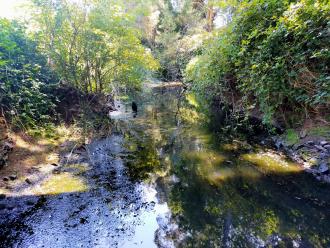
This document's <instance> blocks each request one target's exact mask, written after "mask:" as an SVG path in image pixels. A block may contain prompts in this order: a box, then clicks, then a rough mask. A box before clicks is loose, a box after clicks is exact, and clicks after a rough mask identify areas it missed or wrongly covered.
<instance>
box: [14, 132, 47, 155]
mask: <svg viewBox="0 0 330 248" xmlns="http://www.w3.org/2000/svg"><path fill="white" fill-rule="evenodd" d="M11 137H12V138H13V140H14V142H15V147H17V148H23V149H25V150H28V151H30V152H44V151H45V150H46V147H45V146H42V145H38V144H36V143H35V142H33V141H28V140H25V139H24V138H23V137H22V136H21V135H18V134H12V135H11Z"/></svg>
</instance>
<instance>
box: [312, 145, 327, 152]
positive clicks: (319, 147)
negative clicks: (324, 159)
mask: <svg viewBox="0 0 330 248" xmlns="http://www.w3.org/2000/svg"><path fill="white" fill-rule="evenodd" d="M315 147H316V148H317V149H318V150H320V151H322V152H326V151H327V149H325V148H324V147H322V146H318V145H315Z"/></svg>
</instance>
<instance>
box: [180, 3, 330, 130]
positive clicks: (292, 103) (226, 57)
mask: <svg viewBox="0 0 330 248" xmlns="http://www.w3.org/2000/svg"><path fill="white" fill-rule="evenodd" d="M228 2H229V4H228V5H227V7H226V8H227V9H228V13H230V14H229V15H230V16H231V18H232V21H231V22H229V23H228V25H227V26H226V27H224V28H221V29H220V30H216V31H214V34H213V35H212V37H211V38H210V39H207V40H206V41H205V42H204V44H203V46H202V47H201V48H200V49H199V50H198V51H197V52H196V55H197V56H195V57H194V58H193V59H192V60H191V61H190V63H189V64H188V66H187V68H186V71H185V76H186V78H185V79H186V81H187V82H191V84H192V87H193V89H195V91H196V92H197V93H198V94H200V95H202V97H206V98H207V99H209V100H210V101H212V100H214V99H218V100H220V101H221V102H222V103H224V104H227V105H230V106H231V107H233V108H234V110H238V111H242V110H243V111H244V112H245V113H249V114H252V115H258V116H260V117H261V118H262V119H263V122H264V123H267V124H269V123H274V122H277V123H279V124H281V125H283V126H286V127H297V126H302V125H304V122H305V121H306V120H308V119H314V120H315V119H316V121H320V122H323V123H329V121H330V120H329V116H330V115H329V109H330V108H329V106H330V105H329V98H330V71H329V69H330V68H329V65H330V50H329V48H330V37H329V35H330V34H329V28H330V4H329V1H327V0H325V1H324V0H316V1H315V0H299V1H289V0H280V1H278V0H252V1H228Z"/></svg>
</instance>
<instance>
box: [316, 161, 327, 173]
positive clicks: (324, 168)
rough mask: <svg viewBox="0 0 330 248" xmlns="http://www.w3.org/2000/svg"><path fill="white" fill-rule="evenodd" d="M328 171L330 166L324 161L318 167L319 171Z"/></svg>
mask: <svg viewBox="0 0 330 248" xmlns="http://www.w3.org/2000/svg"><path fill="white" fill-rule="evenodd" d="M328 171H329V167H328V166H327V165H326V163H322V164H321V165H320V166H319V168H318V172H319V173H326V172H328Z"/></svg>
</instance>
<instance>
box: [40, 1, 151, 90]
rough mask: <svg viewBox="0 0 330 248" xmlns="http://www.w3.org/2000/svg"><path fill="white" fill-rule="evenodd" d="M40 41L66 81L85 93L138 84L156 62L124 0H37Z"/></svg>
mask: <svg viewBox="0 0 330 248" xmlns="http://www.w3.org/2000/svg"><path fill="white" fill-rule="evenodd" d="M34 2H35V8H36V9H37V10H38V11H37V12H36V13H38V14H37V15H36V16H35V19H36V21H37V24H36V25H37V26H38V27H39V32H38V41H39V43H40V48H41V50H42V51H43V52H44V53H45V54H47V56H48V57H49V60H50V63H51V64H52V65H53V67H54V69H55V70H56V71H57V72H58V74H59V75H60V76H61V79H62V80H63V81H65V82H66V83H69V84H72V85H73V86H75V87H77V88H79V89H81V90H84V91H85V92H95V91H96V92H102V91H104V90H106V91H108V92H109V91H111V90H113V89H114V87H115V86H117V88H118V87H121V86H133V87H136V86H139V85H140V83H141V82H142V80H143V79H144V78H145V77H146V74H147V72H148V71H150V70H154V69H156V68H157V62H156V61H155V60H154V59H153V57H152V55H151V53H150V52H149V51H148V50H146V49H145V48H144V47H143V46H142V44H141V41H140V34H139V32H138V29H137V28H135V19H134V16H132V13H131V11H129V9H128V10H127V9H125V5H124V3H121V2H120V1H111V0H108V1H84V2H74V1H73V2H72V1H52V0H49V1H34Z"/></svg>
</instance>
